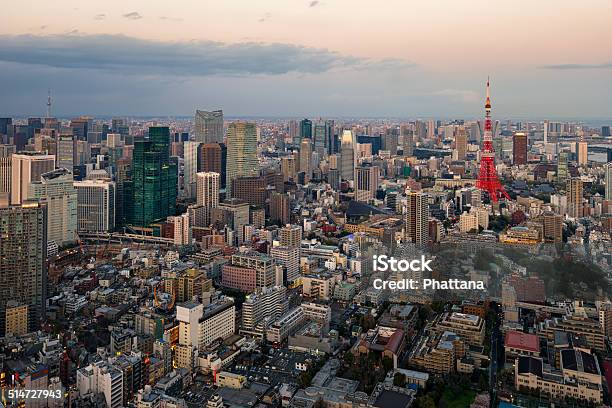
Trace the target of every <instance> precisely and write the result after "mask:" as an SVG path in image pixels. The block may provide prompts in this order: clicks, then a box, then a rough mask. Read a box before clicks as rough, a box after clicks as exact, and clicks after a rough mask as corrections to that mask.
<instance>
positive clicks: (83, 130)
mask: <svg viewBox="0 0 612 408" xmlns="http://www.w3.org/2000/svg"><path fill="white" fill-rule="evenodd" d="M89 122H90V120H89V119H87V118H77V119H72V120H71V121H70V127H71V128H72V134H73V135H74V137H75V139H76V140H87V132H88V131H89Z"/></svg>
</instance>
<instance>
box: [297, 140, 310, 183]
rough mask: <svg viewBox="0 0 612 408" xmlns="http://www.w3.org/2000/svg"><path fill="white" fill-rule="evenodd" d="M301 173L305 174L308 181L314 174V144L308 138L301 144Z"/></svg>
mask: <svg viewBox="0 0 612 408" xmlns="http://www.w3.org/2000/svg"><path fill="white" fill-rule="evenodd" d="M300 171H301V172H304V174H305V177H306V179H307V180H310V177H311V174H312V143H311V140H310V139H308V138H304V139H302V141H301V142H300Z"/></svg>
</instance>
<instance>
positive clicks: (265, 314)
mask: <svg viewBox="0 0 612 408" xmlns="http://www.w3.org/2000/svg"><path fill="white" fill-rule="evenodd" d="M288 308H289V304H288V302H287V288H286V287H284V286H272V287H269V288H262V289H260V290H257V291H255V293H252V294H250V295H248V296H247V297H246V299H245V301H244V303H243V304H242V322H241V324H240V328H241V331H245V332H247V333H254V332H255V331H256V329H257V326H258V325H259V324H260V323H262V322H263V321H264V320H266V319H268V320H269V321H273V320H274V319H276V318H277V317H279V316H282V315H283V314H284V313H286V312H287V310H288ZM259 334H260V335H261V334H263V328H262V330H259Z"/></svg>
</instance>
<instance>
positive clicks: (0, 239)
mask: <svg viewBox="0 0 612 408" xmlns="http://www.w3.org/2000/svg"><path fill="white" fill-rule="evenodd" d="M0 205H1V204H0ZM46 254H47V209H46V207H45V206H43V205H40V204H38V203H36V202H31V201H26V202H24V204H23V205H21V206H10V207H6V206H5V207H4V208H1V207H0V337H3V336H4V334H5V330H6V323H7V321H6V307H7V303H8V302H17V304H19V305H25V306H27V319H28V330H29V331H33V330H36V328H37V327H38V325H39V323H40V320H41V319H42V318H43V317H44V315H45V301H46V293H47V263H46Z"/></svg>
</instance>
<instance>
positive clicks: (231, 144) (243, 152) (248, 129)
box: [225, 122, 259, 194]
mask: <svg viewBox="0 0 612 408" xmlns="http://www.w3.org/2000/svg"><path fill="white" fill-rule="evenodd" d="M226 172H227V173H226V174H227V176H226V183H225V184H226V188H227V191H228V192H229V193H230V194H231V191H232V189H231V187H232V180H233V179H234V178H236V177H239V176H257V175H258V174H259V163H258V161H257V126H256V125H255V123H247V122H234V123H231V124H230V125H229V128H228V131H227V170H226Z"/></svg>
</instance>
